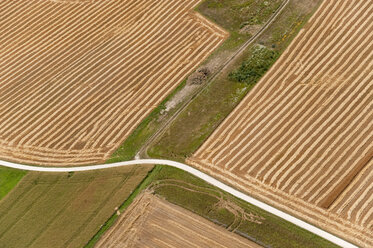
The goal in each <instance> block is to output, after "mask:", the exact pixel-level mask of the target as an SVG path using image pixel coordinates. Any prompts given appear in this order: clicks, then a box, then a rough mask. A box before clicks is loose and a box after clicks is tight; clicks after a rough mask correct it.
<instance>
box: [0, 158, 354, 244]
mask: <svg viewBox="0 0 373 248" xmlns="http://www.w3.org/2000/svg"><path fill="white" fill-rule="evenodd" d="M137 164H161V165H169V166H172V167H175V168H179V169H181V170H183V171H186V172H189V173H190V174H192V175H194V176H196V177H199V178H201V179H202V180H204V181H206V182H208V183H210V184H212V185H214V186H215V187H218V188H219V189H221V190H224V191H226V192H228V193H230V194H232V195H234V196H235V197H237V198H240V199H242V200H244V201H246V202H248V203H250V204H252V205H254V206H257V207H259V208H261V209H263V210H265V211H267V212H270V213H271V214H274V215H276V216H278V217H280V218H282V219H284V220H286V221H289V222H291V223H293V224H295V225H297V226H299V227H301V228H304V229H306V230H308V231H310V232H312V233H314V234H316V235H318V236H320V237H323V238H324V239H326V240H329V241H330V242H332V243H334V244H336V245H339V246H341V247H345V248H350V247H354V248H355V247H358V246H356V245H353V244H352V243H350V242H347V241H346V240H343V239H341V238H339V237H337V236H335V235H333V234H331V233H328V232H326V231H324V230H322V229H320V228H318V227H316V226H313V225H311V224H309V223H307V222H305V221H302V220H300V219H298V218H296V217H294V216H292V215H290V214H287V213H285V212H283V211H281V210H279V209H277V208H274V207H272V206H270V205H268V204H266V203H264V202H261V201H259V200H257V199H254V198H252V197H250V196H248V195H246V194H244V193H242V192H240V191H238V190H236V189H234V188H232V187H230V186H228V185H226V184H224V183H222V182H220V181H218V180H216V179H215V178H213V177H211V176H209V175H207V174H205V173H203V172H201V171H199V170H197V169H195V168H193V167H191V166H189V165H186V164H183V163H179V162H175V161H170V160H163V159H139V160H132V161H125V162H119V163H113V164H101V165H91V166H81V167H39V166H30V165H22V164H17V163H12V162H7V161H2V160H0V165H1V166H5V167H9V168H14V169H20V170H26V171H39V172H74V171H76V172H78V171H92V170H101V169H108V168H115V167H122V166H129V165H137Z"/></svg>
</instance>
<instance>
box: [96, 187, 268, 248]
mask: <svg viewBox="0 0 373 248" xmlns="http://www.w3.org/2000/svg"><path fill="white" fill-rule="evenodd" d="M96 247H105V248H110V247H116V248H121V247H122V248H131V247H141V248H143V247H158V248H161V247H165V248H166V247H175V248H176V247H177V248H178V247H191V248H192V247H214V248H219V247H221V248H225V247H232V248H239V247H242V248H244V247H245V248H247V247H252V248H254V247H255V248H258V247H261V246H259V245H257V244H255V243H253V242H251V241H249V240H248V239H245V238H243V237H241V236H239V235H237V234H233V233H231V232H229V231H227V230H226V229H225V228H223V227H220V226H218V225H216V224H214V223H212V222H209V221H207V220H206V219H204V218H202V217H200V216H198V215H196V214H194V213H191V212H189V211H188V210H185V209H184V208H181V207H179V206H176V205H173V204H171V203H169V202H167V201H165V200H162V199H160V198H158V197H156V196H154V195H152V194H151V193H149V192H145V193H143V194H141V195H139V196H138V197H137V198H136V200H135V201H134V202H133V203H132V205H131V206H130V207H129V208H128V209H127V210H126V212H124V213H123V214H122V216H121V217H120V219H119V220H118V221H117V223H116V224H115V225H114V226H113V227H112V228H111V229H110V230H109V231H107V232H106V234H105V235H104V236H103V237H102V238H101V240H100V241H99V242H98V243H97V245H96Z"/></svg>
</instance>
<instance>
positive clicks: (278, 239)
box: [150, 166, 337, 247]
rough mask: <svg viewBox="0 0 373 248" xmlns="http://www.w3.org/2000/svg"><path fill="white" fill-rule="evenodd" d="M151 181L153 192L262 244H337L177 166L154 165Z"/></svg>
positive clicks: (281, 245) (326, 245)
mask: <svg viewBox="0 0 373 248" xmlns="http://www.w3.org/2000/svg"><path fill="white" fill-rule="evenodd" d="M152 181H153V183H152V184H151V185H150V187H151V188H152V189H153V190H154V193H155V194H157V195H159V196H161V197H162V198H165V199H166V200H167V201H169V202H171V203H174V204H176V205H179V206H182V207H184V208H186V209H188V210H190V211H192V212H194V213H196V214H198V215H200V216H202V217H204V218H207V219H209V220H211V221H213V222H215V223H217V224H219V225H221V226H223V227H226V228H227V229H228V230H231V231H234V232H236V233H238V234H240V235H242V236H245V237H247V238H249V239H251V240H253V241H256V242H258V243H259V244H261V245H264V246H265V247H337V246H335V245H333V244H332V243H330V242H328V241H326V240H324V239H322V238H320V237H318V236H316V235H314V234H312V233H310V232H308V231H306V230H304V229H301V228H299V227H297V226H295V225H293V224H291V223H289V222H286V221H284V220H283V219H281V218H278V217H276V216H274V215H272V214H270V213H268V212H266V211H263V210H261V209H259V208H257V207H255V206H253V205H250V204H247V203H246V202H243V201H241V200H240V199H237V198H235V197H233V196H232V195H229V194H228V193H226V192H224V191H221V190H219V189H217V188H215V187H213V186H212V185H210V184H208V183H206V182H205V181H203V180H201V179H199V178H196V177H194V176H193V175H191V174H189V173H186V172H184V171H181V170H179V169H176V168H172V167H167V166H157V170H156V172H155V173H153V175H152Z"/></svg>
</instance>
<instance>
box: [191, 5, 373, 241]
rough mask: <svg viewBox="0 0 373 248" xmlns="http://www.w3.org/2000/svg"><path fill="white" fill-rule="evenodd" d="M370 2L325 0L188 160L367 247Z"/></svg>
mask: <svg viewBox="0 0 373 248" xmlns="http://www.w3.org/2000/svg"><path fill="white" fill-rule="evenodd" d="M372 156H373V2H372V1H364V0H358V1H357V0H355V1H337V0H330V1H324V2H323V4H322V5H321V6H320V8H319V10H318V11H317V13H316V14H315V15H314V16H313V17H312V18H311V20H310V22H309V23H308V24H307V25H306V27H305V28H304V29H303V30H302V31H301V32H300V34H299V35H298V36H297V38H296V39H295V40H294V41H293V43H292V44H291V45H290V46H289V48H288V49H287V50H286V51H285V52H284V54H283V55H282V57H281V58H280V59H279V60H278V61H277V63H276V64H275V65H274V66H273V67H272V68H271V70H270V71H269V72H268V73H267V74H266V75H265V77H264V78H262V80H261V81H260V82H259V83H258V85H257V86H256V87H255V88H254V89H253V90H252V91H251V92H250V93H249V95H248V96H246V97H245V99H244V100H243V101H242V102H241V103H240V104H239V106H238V107H237V108H236V109H235V110H234V112H232V113H231V115H230V116H229V117H228V118H227V119H226V120H225V121H224V122H223V124H222V125H221V126H220V127H219V128H218V129H217V130H216V131H215V132H214V133H213V135H212V136H211V137H210V138H209V139H208V140H207V142H206V143H205V144H204V145H203V146H202V147H200V148H199V150H198V151H197V152H196V153H195V154H194V155H193V157H192V158H190V159H189V163H190V164H192V165H195V166H196V167H198V168H201V169H203V170H205V171H208V172H210V173H211V174H214V175H216V176H218V177H219V178H222V179H225V180H227V181H228V182H230V183H232V184H235V185H237V186H238V187H241V188H242V189H244V190H247V191H249V192H250V193H252V194H255V195H256V196H257V197H260V198H262V199H264V200H267V201H268V202H270V203H271V204H274V205H276V206H277V207H280V208H282V209H285V210H287V211H289V212H292V213H294V214H296V215H298V216H300V217H303V218H304V219H306V220H307V221H310V222H312V223H314V224H317V225H319V226H322V227H323V228H325V229H327V230H330V231H332V232H335V233H337V234H338V235H341V236H343V237H346V238H348V239H350V240H352V241H353V242H356V243H358V244H360V245H362V246H370V247H372V246H373V211H372V209H373V199H372V190H371V188H372V186H373V180H372V169H373V168H372V167H373V164H372V162H370V163H368V162H369V160H371V158H372Z"/></svg>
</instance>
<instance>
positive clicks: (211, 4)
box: [197, 0, 282, 32]
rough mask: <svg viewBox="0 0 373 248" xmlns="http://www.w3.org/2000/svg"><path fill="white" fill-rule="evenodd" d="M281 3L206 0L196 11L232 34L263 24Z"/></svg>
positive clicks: (258, 0)
mask: <svg viewBox="0 0 373 248" xmlns="http://www.w3.org/2000/svg"><path fill="white" fill-rule="evenodd" d="M281 3H282V0H271V1H263V0H246V1H242V0H206V1H203V2H202V3H201V4H200V5H199V6H198V7H197V11H199V12H201V13H202V14H203V15H204V16H206V17H208V18H209V19H211V20H213V21H214V22H216V23H217V24H219V25H220V26H221V27H223V28H225V29H226V30H228V31H230V32H232V31H239V30H240V29H241V28H242V27H244V26H246V25H257V24H263V23H265V22H266V21H267V20H268V19H269V17H270V16H271V15H272V14H273V13H274V12H275V11H276V10H277V8H278V7H279V6H280V5H281Z"/></svg>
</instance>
